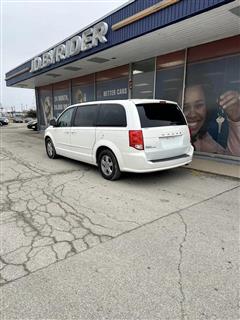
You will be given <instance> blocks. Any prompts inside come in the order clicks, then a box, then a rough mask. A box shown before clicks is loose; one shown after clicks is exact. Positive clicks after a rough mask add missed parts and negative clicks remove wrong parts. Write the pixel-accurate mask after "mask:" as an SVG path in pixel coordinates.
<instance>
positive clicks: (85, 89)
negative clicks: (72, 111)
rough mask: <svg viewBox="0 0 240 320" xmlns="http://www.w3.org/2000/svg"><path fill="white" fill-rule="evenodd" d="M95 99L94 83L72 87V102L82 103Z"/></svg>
mask: <svg viewBox="0 0 240 320" xmlns="http://www.w3.org/2000/svg"><path fill="white" fill-rule="evenodd" d="M93 100H94V85H93V84H89V85H86V86H84V85H83V86H76V87H72V103H73V104H75V103H81V102H87V101H93Z"/></svg>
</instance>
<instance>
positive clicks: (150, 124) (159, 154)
mask: <svg viewBox="0 0 240 320" xmlns="http://www.w3.org/2000/svg"><path fill="white" fill-rule="evenodd" d="M45 146H46V151H47V155H48V156H49V158H52V159H54V158H55V157H56V156H57V155H62V156H65V157H69V158H72V159H75V160H79V161H83V162H87V163H90V164H93V165H96V166H98V167H99V170H100V172H101V174H102V176H103V177H104V178H105V179H107V180H116V179H118V178H119V177H120V174H121V172H124V171H128V172H139V173H140V172H154V171H160V170H165V169H171V168H175V167H179V166H183V165H185V164H187V163H190V162H191V161H192V156H193V147H192V145H191V139H190V132H189V128H188V125H187V122H186V118H185V116H184V114H183V112H182V110H181V108H180V107H179V106H178V105H177V103H176V102H172V101H165V100H153V99H151V100H150V99H149V100H147V99H146V100H145V99H144V100H143V99H139V100H134V99H133V100H112V101H111V100H108V101H95V102H88V103H81V104H76V105H72V106H70V107H68V108H67V109H65V110H64V111H63V112H62V113H61V115H60V116H59V117H58V119H57V120H55V119H52V120H51V121H50V126H49V127H48V128H47V129H46V130H45Z"/></svg>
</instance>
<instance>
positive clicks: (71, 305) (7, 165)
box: [0, 125, 240, 320]
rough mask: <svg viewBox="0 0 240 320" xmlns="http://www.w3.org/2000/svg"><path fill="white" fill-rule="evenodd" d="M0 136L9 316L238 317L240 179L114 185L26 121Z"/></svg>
mask: <svg viewBox="0 0 240 320" xmlns="http://www.w3.org/2000/svg"><path fill="white" fill-rule="evenodd" d="M1 136H2V150H1V182H2V185H1V194H2V196H1V226H0V235H1V248H0V249H1V251H0V255H1V258H0V270H1V278H0V281H1V285H2V297H3V298H2V299H3V300H2V303H1V306H2V314H3V319H29V318H32V319H46V318H48V319H50V318H52V319H53V318H54V319H66V318H69V319H75V318H77V319H135V318H138V319H209V318H211V319H231V320H232V319H238V309H237V296H238V285H237V279H238V276H239V274H238V267H237V266H238V258H237V252H238V239H239V217H238V211H239V185H240V183H239V180H236V179H230V178H223V177H220V176H215V175H208V174H204V173H199V172H197V171H192V170H186V169H184V168H179V169H175V170H169V171H164V172H159V173H154V174H147V175H135V174H125V175H124V176H123V178H122V179H121V180H119V181H116V182H109V181H106V180H104V179H103V178H102V177H101V176H100V174H99V173H98V171H97V169H96V168H95V167H92V166H88V165H85V164H82V163H79V162H76V161H72V160H68V159H65V158H59V159H57V160H50V159H48V158H47V156H46V154H45V150H44V143H43V137H42V135H41V134H39V133H36V132H33V131H29V130H27V129H26V128H25V126H14V125H12V126H9V127H4V128H1ZM59 279H61V281H59ZM131 300H132V302H131ZM48 301H49V302H48Z"/></svg>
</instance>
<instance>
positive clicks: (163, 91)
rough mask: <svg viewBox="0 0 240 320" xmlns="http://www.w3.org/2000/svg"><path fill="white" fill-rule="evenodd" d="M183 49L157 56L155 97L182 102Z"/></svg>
mask: <svg viewBox="0 0 240 320" xmlns="http://www.w3.org/2000/svg"><path fill="white" fill-rule="evenodd" d="M184 63H185V51H184V50H182V51H178V52H174V53H170V54H167V55H163V56H159V57H157V75H156V94H155V96H156V99H164V100H171V101H177V102H178V103H179V105H181V104H182V101H181V100H182V99H181V97H182V90H183V81H184Z"/></svg>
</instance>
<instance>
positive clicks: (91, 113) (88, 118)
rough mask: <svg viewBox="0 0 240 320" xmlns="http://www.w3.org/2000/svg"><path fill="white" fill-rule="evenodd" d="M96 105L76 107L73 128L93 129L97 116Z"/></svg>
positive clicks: (97, 108) (97, 107)
mask: <svg viewBox="0 0 240 320" xmlns="http://www.w3.org/2000/svg"><path fill="white" fill-rule="evenodd" d="M98 110H99V106H98V105H86V106H79V107H77V110H76V113H75V117H74V120H73V126H74V127H94V126H95V125H96V118H97V114H98Z"/></svg>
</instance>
